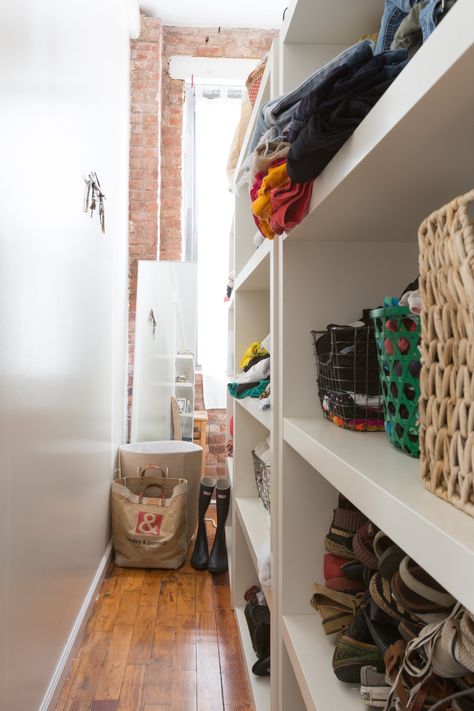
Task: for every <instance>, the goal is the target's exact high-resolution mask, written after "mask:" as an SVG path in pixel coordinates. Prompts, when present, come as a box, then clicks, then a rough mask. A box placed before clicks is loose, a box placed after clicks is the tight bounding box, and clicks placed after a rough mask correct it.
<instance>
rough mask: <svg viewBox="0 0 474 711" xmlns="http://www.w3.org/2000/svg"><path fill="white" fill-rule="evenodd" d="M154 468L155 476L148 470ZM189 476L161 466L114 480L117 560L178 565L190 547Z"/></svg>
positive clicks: (137, 564) (128, 565)
mask: <svg viewBox="0 0 474 711" xmlns="http://www.w3.org/2000/svg"><path fill="white" fill-rule="evenodd" d="M151 469H153V470H155V472H156V473H155V474H153V475H152V476H145V473H146V471H149V470H151ZM187 487H188V482H187V481H186V479H172V478H169V477H168V473H167V471H166V470H163V469H161V467H158V466H150V467H146V468H145V469H140V468H138V471H137V476H136V477H124V478H121V479H116V480H115V481H114V482H113V484H112V536H113V539H114V548H115V563H116V564H117V565H118V566H121V567H124V568H179V567H180V565H182V564H183V562H184V559H185V556H186V548H187V540H186V539H187V536H186V529H187V520H186V493H187Z"/></svg>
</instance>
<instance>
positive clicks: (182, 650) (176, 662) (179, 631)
mask: <svg viewBox="0 0 474 711" xmlns="http://www.w3.org/2000/svg"><path fill="white" fill-rule="evenodd" d="M173 667H174V669H175V670H179V671H196V616H195V615H177V616H176V645H175V648H174V659H173Z"/></svg>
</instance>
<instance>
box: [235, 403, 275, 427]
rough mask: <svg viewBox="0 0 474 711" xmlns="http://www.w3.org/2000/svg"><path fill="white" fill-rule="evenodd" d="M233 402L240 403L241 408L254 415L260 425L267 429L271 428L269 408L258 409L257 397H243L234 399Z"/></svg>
mask: <svg viewBox="0 0 474 711" xmlns="http://www.w3.org/2000/svg"><path fill="white" fill-rule="evenodd" d="M235 402H236V403H238V405H240V407H241V408H243V409H244V410H245V411H246V412H249V413H250V414H251V415H252V416H253V417H255V419H256V420H258V421H259V422H260V424H261V425H263V426H264V427H266V428H267V430H271V427H272V423H271V420H272V418H271V410H259V409H258V403H259V402H260V399H259V398H256V397H245V398H243V399H242V400H238V399H236V400H235Z"/></svg>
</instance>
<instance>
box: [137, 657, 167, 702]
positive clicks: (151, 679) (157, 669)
mask: <svg viewBox="0 0 474 711" xmlns="http://www.w3.org/2000/svg"><path fill="white" fill-rule="evenodd" d="M171 685H172V672H171V671H170V668H169V666H168V665H167V664H166V663H164V662H161V663H160V662H156V663H153V664H148V665H147V667H146V671H145V686H144V693H143V700H144V702H145V706H146V705H147V704H154V705H157V706H158V705H160V706H166V707H168V706H169V705H170V703H171Z"/></svg>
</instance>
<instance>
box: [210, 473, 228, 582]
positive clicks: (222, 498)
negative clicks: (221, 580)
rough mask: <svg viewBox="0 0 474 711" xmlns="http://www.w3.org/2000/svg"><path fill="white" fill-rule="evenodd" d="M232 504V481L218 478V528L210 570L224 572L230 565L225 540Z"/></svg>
mask: <svg viewBox="0 0 474 711" xmlns="http://www.w3.org/2000/svg"><path fill="white" fill-rule="evenodd" d="M229 506H230V483H229V480H228V479H218V480H217V484H216V510H217V530H216V537H215V538H214V543H213V545H212V550H211V554H210V556H209V565H208V568H209V572H210V573H223V572H224V571H225V570H227V568H228V567H229V565H228V562H227V544H226V541H225V522H226V520H227V514H228V513H229Z"/></svg>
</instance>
